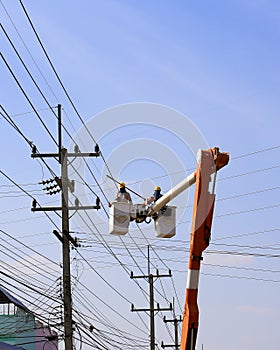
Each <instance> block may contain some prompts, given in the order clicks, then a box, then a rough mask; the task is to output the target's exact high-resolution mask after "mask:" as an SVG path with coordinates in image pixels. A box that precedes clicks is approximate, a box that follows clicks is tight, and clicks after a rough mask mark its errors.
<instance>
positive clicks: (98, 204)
mask: <svg viewBox="0 0 280 350" xmlns="http://www.w3.org/2000/svg"><path fill="white" fill-rule="evenodd" d="M96 206H97V207H99V206H100V198H99V197H97V198H96Z"/></svg>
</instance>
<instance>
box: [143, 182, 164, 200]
mask: <svg viewBox="0 0 280 350" xmlns="http://www.w3.org/2000/svg"><path fill="white" fill-rule="evenodd" d="M160 197H162V194H161V188H160V187H159V186H156V187H155V189H154V194H153V195H152V196H151V197H149V198H147V199H146V203H145V204H151V203H155V202H156V201H157V200H158V199H159V198H160Z"/></svg>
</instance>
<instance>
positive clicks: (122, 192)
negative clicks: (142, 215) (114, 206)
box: [115, 182, 132, 204]
mask: <svg viewBox="0 0 280 350" xmlns="http://www.w3.org/2000/svg"><path fill="white" fill-rule="evenodd" d="M115 200H116V201H117V202H123V203H130V204H132V200H131V197H130V194H129V193H128V192H126V188H125V183H124V182H120V183H119V191H118V193H117V195H116V198H115Z"/></svg>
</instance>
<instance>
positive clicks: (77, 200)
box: [75, 198, 80, 207]
mask: <svg viewBox="0 0 280 350" xmlns="http://www.w3.org/2000/svg"><path fill="white" fill-rule="evenodd" d="M79 205H80V201H79V198H75V206H76V207H78V206H79Z"/></svg>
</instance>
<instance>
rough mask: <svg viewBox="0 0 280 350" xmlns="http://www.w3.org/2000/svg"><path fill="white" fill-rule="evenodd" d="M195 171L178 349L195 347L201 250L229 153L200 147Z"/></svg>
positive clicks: (207, 241) (208, 230)
mask: <svg viewBox="0 0 280 350" xmlns="http://www.w3.org/2000/svg"><path fill="white" fill-rule="evenodd" d="M198 158H199V159H198V164H197V169H196V172H195V177H196V189H195V196H194V207H193V219H192V229H191V239H190V256H189V264H188V279H187V289H186V299H185V307H184V315H183V324H182V337H181V350H195V344H196V338H197V332H198V320H199V309H198V304H197V297H198V282H199V270H200V264H201V260H202V259H203V258H202V252H203V251H204V250H205V249H206V248H207V247H208V245H209V242H210V236H211V226H212V219H213V211H214V203H215V194H214V191H215V181H216V173H217V171H218V170H219V169H221V168H222V167H224V166H225V165H226V164H227V163H228V161H229V155H228V153H221V152H219V148H211V149H209V150H206V151H205V150H203V151H201V152H200V155H199V157H198Z"/></svg>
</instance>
